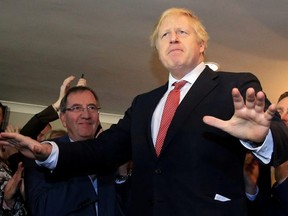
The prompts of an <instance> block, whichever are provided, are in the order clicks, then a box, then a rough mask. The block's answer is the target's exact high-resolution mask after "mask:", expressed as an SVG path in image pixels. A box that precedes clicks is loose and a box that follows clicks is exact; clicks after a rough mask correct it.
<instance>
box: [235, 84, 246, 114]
mask: <svg viewBox="0 0 288 216" xmlns="http://www.w3.org/2000/svg"><path fill="white" fill-rule="evenodd" d="M232 97H233V103H234V108H235V110H239V109H242V108H243V107H244V105H245V104H244V100H243V97H242V96H241V94H240V92H239V90H238V89H237V88H233V89H232Z"/></svg>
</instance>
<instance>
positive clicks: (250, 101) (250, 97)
mask: <svg viewBox="0 0 288 216" xmlns="http://www.w3.org/2000/svg"><path fill="white" fill-rule="evenodd" d="M255 102H256V95H255V90H254V89H253V88H248V89H247V91H246V102H245V104H246V107H247V108H248V109H254V107H255Z"/></svg>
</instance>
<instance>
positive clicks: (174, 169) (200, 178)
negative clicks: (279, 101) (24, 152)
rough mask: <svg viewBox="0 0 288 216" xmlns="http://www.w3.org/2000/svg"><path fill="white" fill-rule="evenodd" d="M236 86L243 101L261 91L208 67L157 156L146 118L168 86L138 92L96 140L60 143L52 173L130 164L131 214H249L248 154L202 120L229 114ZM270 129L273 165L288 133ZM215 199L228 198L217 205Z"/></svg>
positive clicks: (244, 78)
mask: <svg viewBox="0 0 288 216" xmlns="http://www.w3.org/2000/svg"><path fill="white" fill-rule="evenodd" d="M234 87H236V88H238V89H239V90H240V91H241V93H242V95H243V96H245V93H246V90H247V88H248V87H253V88H254V89H255V90H256V91H259V90H261V85H260V83H259V81H258V79H257V78H256V77H255V76H253V75H252V74H250V73H229V72H214V71H212V70H211V69H209V68H208V67H206V69H205V70H204V71H203V72H202V74H201V75H200V76H199V77H198V79H197V80H196V82H195V83H194V84H193V86H192V87H191V88H190V90H189V91H188V93H187V95H186V96H185V97H184V99H183V100H182V102H181V103H180V105H179V106H178V108H177V110H176V113H175V116H174V118H173V120H172V122H171V125H170V127H169V129H168V132H167V136H166V139H165V141H164V146H163V149H162V152H161V154H160V156H159V157H157V156H156V153H155V149H154V145H153V142H152V138H151V119H152V115H153V112H154V110H155V108H156V106H157V104H158V103H159V101H160V99H161V98H162V96H163V94H164V93H165V92H166V91H167V84H166V85H164V86H161V87H160V88H157V89H155V90H153V91H151V92H148V93H145V94H142V95H139V96H137V97H136V98H135V99H134V101H133V103H132V105H131V107H130V108H129V109H128V110H127V111H126V113H125V115H124V118H123V119H121V120H120V121H119V122H118V124H116V125H113V126H112V127H111V128H110V129H109V130H106V131H104V132H103V133H101V135H100V136H99V137H98V138H97V139H95V140H87V141H84V142H77V143H76V142H75V143H73V144H72V145H69V144H66V143H63V144H62V143H57V144H58V145H59V150H60V154H59V159H58V165H57V168H56V169H55V172H54V173H53V174H54V175H58V174H61V172H63V170H65V171H66V174H68V173H70V174H71V175H75V170H76V172H79V173H84V172H91V173H92V172H95V169H96V170H97V172H103V171H104V170H107V169H113V168H115V167H117V166H118V165H119V164H121V163H123V162H126V161H129V160H131V159H132V161H133V171H132V179H131V180H132V183H131V204H130V205H129V206H130V211H131V215H132V216H175V215H177V216H191V215H197V216H211V215H213V216H220V215H221V216H231V215H233V216H243V215H246V214H247V211H246V195H245V190H244V181H243V163H244V157H245V154H246V149H245V148H244V147H243V146H242V145H241V143H240V142H239V139H237V138H235V137H233V136H231V135H229V134H227V133H225V132H223V131H221V130H219V129H217V128H214V127H211V126H208V125H206V124H205V123H204V122H203V120H202V119H203V117H204V116H205V115H211V116H215V117H217V118H220V119H224V120H225V119H226V120H228V119H230V118H231V117H232V115H233V113H234V106H233V100H232V96H231V91H232V88H234ZM266 102H267V105H269V101H268V100H267V101H266ZM271 130H272V133H273V135H274V142H275V149H274V156H276V157H274V159H273V163H276V164H277V163H278V164H279V163H281V162H283V159H284V160H286V158H285V157H286V156H285V155H284V156H283V155H280V154H281V152H287V151H288V150H287V146H288V145H287V141H288V131H287V128H286V127H285V125H284V124H283V122H282V121H281V120H280V118H277V117H275V119H274V120H273V123H272V125H271ZM277 135H280V136H277ZM75 158H77V160H75ZM70 167H71V168H72V167H73V168H75V167H77V169H70ZM217 194H219V195H221V196H224V197H227V198H229V199H230V201H227V202H221V201H218V200H215V196H216V195H217Z"/></svg>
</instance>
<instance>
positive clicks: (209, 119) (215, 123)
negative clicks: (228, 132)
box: [203, 116, 227, 130]
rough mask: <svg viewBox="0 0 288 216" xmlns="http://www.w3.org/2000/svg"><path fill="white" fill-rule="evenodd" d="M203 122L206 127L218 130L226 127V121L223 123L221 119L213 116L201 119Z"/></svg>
mask: <svg viewBox="0 0 288 216" xmlns="http://www.w3.org/2000/svg"><path fill="white" fill-rule="evenodd" d="M203 122H204V123H205V124H207V125H210V126H213V127H216V128H219V129H222V130H224V129H225V127H226V125H227V124H226V121H223V120H221V119H218V118H215V117H213V116H204V117H203Z"/></svg>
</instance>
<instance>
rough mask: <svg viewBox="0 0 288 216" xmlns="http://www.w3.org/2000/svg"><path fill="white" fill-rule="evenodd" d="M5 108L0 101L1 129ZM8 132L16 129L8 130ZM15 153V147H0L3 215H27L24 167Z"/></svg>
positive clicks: (0, 191) (0, 205)
mask: <svg viewBox="0 0 288 216" xmlns="http://www.w3.org/2000/svg"><path fill="white" fill-rule="evenodd" d="M5 109H6V108H5V106H3V105H2V103H0V126H1V130H2V123H3V121H4V111H5ZM7 127H8V126H7ZM8 128H9V127H8ZM9 129H10V128H9ZM5 131H6V130H5ZM8 132H17V131H15V130H13V131H11V130H8ZM17 153H18V150H17V149H15V148H11V147H9V146H1V148H0V215H3V216H28V212H27V211H26V208H25V202H24V199H25V194H24V184H23V178H22V177H23V169H24V167H23V164H22V163H21V162H20V161H19V160H18V157H16V155H17Z"/></svg>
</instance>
